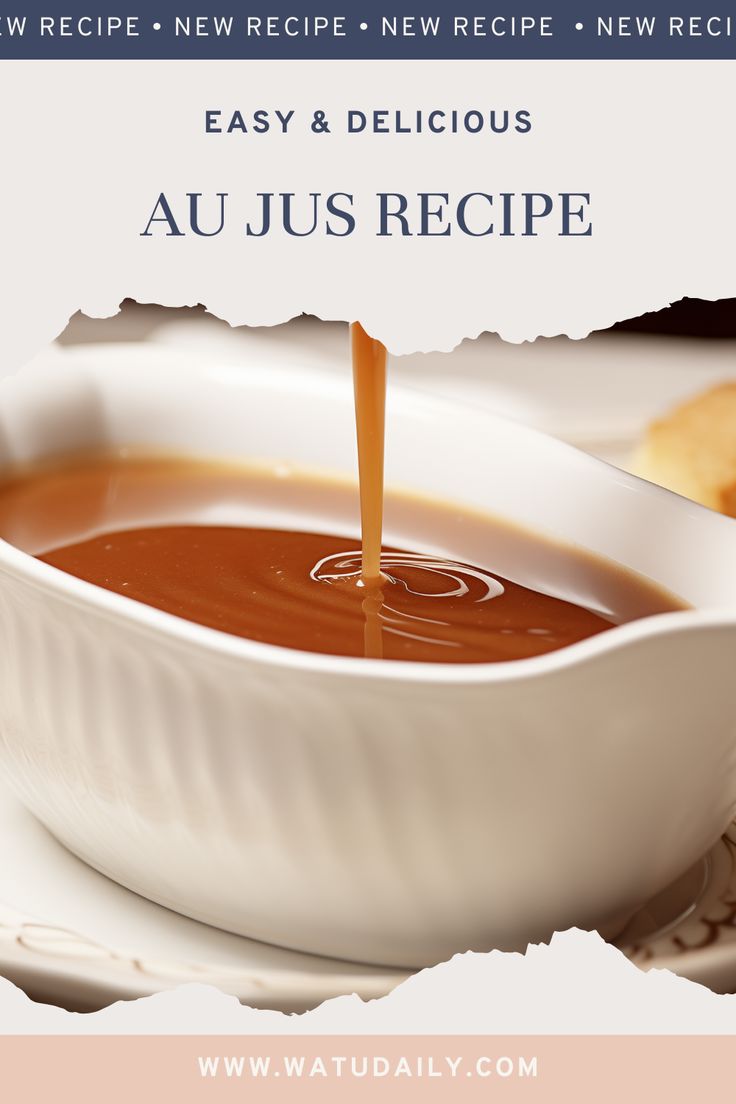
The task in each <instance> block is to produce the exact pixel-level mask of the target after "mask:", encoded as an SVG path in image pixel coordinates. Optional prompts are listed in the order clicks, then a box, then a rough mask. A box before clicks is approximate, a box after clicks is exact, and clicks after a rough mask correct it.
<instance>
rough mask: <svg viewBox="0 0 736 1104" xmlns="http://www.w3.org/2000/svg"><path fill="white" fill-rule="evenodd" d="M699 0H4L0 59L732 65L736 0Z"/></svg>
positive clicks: (735, 50)
mask: <svg viewBox="0 0 736 1104" xmlns="http://www.w3.org/2000/svg"><path fill="white" fill-rule="evenodd" d="M702 4H703V0H672V3H663V2H662V0H655V2H652V3H646V2H641V0H639V2H638V3H633V2H632V3H628V4H626V3H623V4H622V3H620V2H618V3H616V2H614V3H610V4H606V3H605V0H602V2H601V3H600V4H597V3H596V4H594V5H591V4H590V0H579V2H578V3H570V2H569V0H565V2H557V3H555V2H550V3H547V4H542V3H539V2H537V0H528V2H524V0H521V2H520V0H516V2H511V0H505V2H502V3H501V4H500V5H494V4H492V3H488V2H486V3H479V2H478V0H467V3H466V2H465V0H444V2H439V0H431V3H430V4H429V6H427V7H422V6H421V5H420V4H414V5H412V6H406V5H404V6H402V7H401V8H399V9H396V8H382V7H380V6H375V5H373V4H369V3H368V2H366V3H363V4H361V3H356V0H346V3H343V4H338V3H334V2H333V0H325V2H321V0H315V2H314V3H310V4H304V3H298V2H294V3H288V2H287V3H283V2H282V0H277V2H276V3H273V2H272V0H270V2H269V3H259V0H248V2H245V3H241V4H235V3H233V0H222V3H218V0H214V2H213V0H206V3H201V2H200V3H199V4H196V3H194V4H193V3H192V2H191V0H182V2H181V3H175V2H173V0H153V2H149V3H147V4H146V6H145V8H143V7H141V8H135V7H126V4H125V0H119V2H118V3H97V4H92V3H89V4H84V3H79V2H77V0H70V2H69V3H68V4H65V5H63V6H62V5H59V4H58V3H56V4H55V3H53V2H52V0H49V3H47V4H43V3H41V4H39V3H37V2H35V0H34V2H31V3H29V0H4V3H3V8H2V14H0V59H11V58H26V59H29V58H35V59H43V58H68V59H72V58H73V59H85V58H126V59H130V60H134V59H144V58H148V59H174V58H182V59H184V58H186V59H192V58H195V59H196V58H201V59H225V58H231V59H250V58H261V59H291V60H294V59H297V58H312V59H364V58H374V59H383V58H385V59H398V60H410V59H419V58H436V59H448V60H449V59H470V58H474V59H483V58H487V59H504V58H505V59H515V60H520V59H525V58H535V59H538V58H554V59H576V58H591V59H601V60H605V59H651V60H654V59H674V58H688V59H696V58H706V59H717V58H736V0H735V2H734V5H733V6H727V5H723V4H722V3H719V2H716V3H715V4H714V5H713V6H712V7H710V6H706V7H705V8H704V7H703V6H702Z"/></svg>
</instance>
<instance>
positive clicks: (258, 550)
mask: <svg viewBox="0 0 736 1104" xmlns="http://www.w3.org/2000/svg"><path fill="white" fill-rule="evenodd" d="M355 513H356V510H355V488H354V487H352V486H350V485H347V484H346V485H343V484H341V483H338V482H334V483H333V482H329V481H326V480H324V481H323V480H319V479H310V478H307V477H303V476H298V475H295V474H294V473H291V472H289V471H288V469H284V468H281V467H278V468H274V469H272V470H268V469H255V468H252V469H249V468H246V467H243V468H240V467H236V466H229V465H225V464H219V463H216V462H211V463H210V462H207V461H199V460H188V459H164V458H160V457H159V458H155V457H127V458H126V457H120V456H89V457H80V458H78V459H76V460H68V461H67V462H66V463H64V464H56V465H55V466H53V467H49V468H47V469H43V468H38V469H36V470H31V471H29V472H27V473H25V474H22V475H18V476H17V477H16V478H14V479H12V480H10V481H8V482H6V483H5V484H3V485H0V535H1V536H2V537H3V538H4V539H6V540H8V541H10V542H11V543H13V544H15V545H17V546H18V547H20V548H22V549H24V550H25V551H27V552H30V553H31V554H33V555H36V556H38V557H39V558H40V559H42V560H44V561H45V562H46V563H49V564H51V565H53V566H54V567H57V568H60V569H61V570H63V571H65V572H68V573H69V574H71V575H76V576H77V577H79V578H82V579H85V580H87V581H88V582H91V583H94V584H96V585H97V586H100V587H104V588H106V589H108V590H111V591H115V592H117V593H119V594H122V595H125V596H126V597H128V598H131V599H135V600H137V601H139V602H144V603H146V604H148V605H150V606H155V607H157V608H159V609H162V610H165V611H166V612H168V613H173V614H175V615H177V616H179V617H183V618H185V619H187V620H190V621H196V622H199V623H200V624H203V625H207V626H210V627H212V628H216V629H220V630H222V631H224V632H227V633H232V634H234V635H237V636H243V637H247V638H250V639H253V640H258V641H262V642H265V643H269V644H277V645H281V646H284V647H288V648H297V649H300V650H304V651H311V652H323V653H331V654H338V655H346V656H366V655H368V656H372V657H381V656H382V657H383V658H386V659H398V660H415V661H423V662H444V663H481V662H494V661H499V660H509V659H523V658H526V657H529V656H534V655H539V654H543V653H546V652H550V651H553V650H555V649H557V648H561V647H564V646H565V645H567V644H571V643H574V642H575V641H578V640H581V639H584V638H585V637H588V636H591V635H594V634H595V633H598V632H602V631H604V630H606V629H608V628H610V627H611V626H612V625H614V624H616V623H619V622H622V621H629V620H634V619H636V618H638V617H643V616H646V615H648V614H652V613H659V612H663V611H665V610H672V609H679V608H682V605H683V604H682V603H681V602H679V600H678V599H676V598H674V597H673V596H672V595H669V594H667V593H665V592H664V591H662V590H660V589H659V588H658V587H656V586H655V585H654V584H652V583H650V582H649V581H647V580H645V579H642V578H640V577H638V576H635V575H633V574H631V573H629V572H626V571H624V570H623V569H621V568H619V567H617V566H616V565H614V564H611V563H608V562H606V561H604V560H601V559H598V558H596V557H594V556H591V555H588V554H586V553H583V552H579V551H576V550H573V549H570V548H566V547H564V546H562V545H558V544H555V543H552V542H550V541H547V540H544V539H541V538H539V537H537V536H535V535H533V534H530V533H527V532H525V531H523V530H517V529H515V528H513V527H512V526H507V525H505V524H503V523H499V522H496V521H494V520H493V519H491V518H489V517H486V516H484V515H481V514H475V513H471V512H469V511H462V510H458V509H457V508H455V507H451V506H442V505H438V504H436V503H431V502H428V501H426V500H423V499H419V498H416V499H415V498H410V497H406V496H397V495H392V494H387V495H386V497H385V523H386V527H387V532H388V534H389V537H390V544H389V545H388V546H384V548H383V551H382V553H381V556H380V576H381V581H380V586H378V587H376V588H373V587H370V586H367V585H365V582H364V580H363V561H362V553H361V545H360V540H359V539H358V536H357V534H356V531H355V529H356V519H355ZM406 549H408V551H407V550H406ZM416 549H418V550H419V551H415V550H416ZM361 582H363V583H364V585H362V586H361V585H359V584H360V583H361Z"/></svg>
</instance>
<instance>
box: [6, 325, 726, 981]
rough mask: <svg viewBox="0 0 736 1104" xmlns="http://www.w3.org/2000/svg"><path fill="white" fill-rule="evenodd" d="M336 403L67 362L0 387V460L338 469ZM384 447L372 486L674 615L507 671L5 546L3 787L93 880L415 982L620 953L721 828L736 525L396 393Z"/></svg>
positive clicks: (328, 390)
mask: <svg viewBox="0 0 736 1104" xmlns="http://www.w3.org/2000/svg"><path fill="white" fill-rule="evenodd" d="M351 404H352V391H351V383H350V379H349V376H348V373H347V372H346V373H345V376H344V377H338V376H337V375H336V374H333V375H330V374H329V373H326V374H324V375H320V374H319V373H316V372H312V371H310V372H307V371H303V370H300V369H299V367H298V366H297V367H295V368H294V369H293V370H289V369H276V368H274V367H273V366H269V367H268V368H264V367H262V366H261V365H259V364H258V363H252V364H245V365H243V366H232V365H230V366H219V365H212V364H207V363H200V362H197V361H187V360H185V359H183V358H182V357H181V356H180V355H178V354H175V353H173V352H171V351H169V350H161V349H156V348H152V347H151V346H150V345H149V346H146V345H137V346H114V347H99V348H95V347H86V348H85V349H84V350H83V351H74V352H69V353H64V354H60V355H58V356H56V357H55V358H54V359H53V363H50V364H49V365H48V366H44V365H43V364H40V365H36V366H34V367H32V368H30V369H28V370H27V371H25V372H22V373H20V374H19V376H18V377H17V378H14V379H12V380H9V381H7V382H5V383H4V384H3V385H2V387H1V388H0V442H2V446H1V447H2V455H1V456H0V460H1V462H2V465H3V467H4V468H5V469H6V470H7V469H12V467H13V466H14V465H17V464H22V463H27V462H31V461H36V460H47V459H49V458H52V457H53V456H56V455H62V454H64V453H65V452H69V451H71V450H80V449H95V448H97V449H99V448H117V447H123V446H131V445H133V446H149V447H153V448H156V449H164V450H169V451H172V450H173V451H177V452H188V453H197V454H202V455H205V456H219V457H233V458H238V459H240V458H243V457H245V458H251V459H255V460H258V461H260V462H268V463H278V464H281V465H284V464H286V465H291V466H294V467H298V468H301V469H305V470H321V471H329V472H333V473H337V474H338V475H340V476H343V477H352V476H353V473H354V464H355V451H354V450H355V445H354V437H353V433H354V428H353V427H354V423H353V412H352V405H351ZM387 430H388V452H387V458H386V470H387V474H388V479H389V482H390V483H392V484H393V485H395V486H403V487H406V488H409V489H411V490H413V491H415V492H417V493H420V494H424V495H431V496H435V497H437V498H441V499H444V500H450V501H455V502H457V503H460V504H462V505H463V506H464V507H468V508H472V509H476V510H482V511H486V512H488V513H491V514H494V515H496V516H499V517H503V518H506V519H508V520H509V521H511V522H514V523H516V524H518V525H521V526H524V527H526V528H530V529H532V530H535V531H537V532H539V533H540V534H542V535H544V536H546V537H549V538H551V539H553V540H557V541H564V542H567V543H569V544H573V545H575V546H577V547H578V548H582V549H587V550H589V551H590V552H592V553H595V554H597V555H602V556H606V557H608V558H609V559H611V560H614V561H616V562H617V563H619V564H621V565H623V566H624V567H627V568H629V569H631V570H633V571H636V572H639V573H640V574H642V575H645V576H647V577H649V578H650V579H652V580H654V581H655V582H657V583H658V584H660V585H661V586H662V587H664V588H667V589H669V590H670V591H672V592H673V593H675V594H676V595H678V596H679V597H681V598H682V599H683V600H684V602H685V603H688V604H690V605H691V606H692V607H694V608H692V609H685V610H682V611H678V612H674V613H666V614H660V615H657V616H656V617H652V618H647V619H644V620H641V621H637V622H631V623H628V624H625V625H622V626H619V627H616V628H614V629H611V630H610V631H607V632H604V633H601V634H600V635H598V636H594V637H591V638H589V639H587V640H584V641H582V642H580V643H578V644H574V645H572V646H571V647H569V648H566V649H561V650H560V651H557V652H553V653H550V654H549V655H545V656H541V657H537V658H534V659H527V660H519V661H515V662H505V663H498V664H477V665H476V664H473V665H451V664H431V665H429V664H416V663H398V662H381V661H379V660H373V661H372V660H359V659H348V658H341V657H334V656H325V655H317V654H309V653H306V652H298V651H289V650H287V649H281V648H276V647H271V646H268V645H264V644H259V643H255V642H253V641H249V640H242V639H238V638H236V637H231V636H227V635H225V634H224V633H219V632H217V631H215V630H212V629H207V628H204V627H202V626H200V625H196V624H193V623H190V622H186V621H183V620H180V619H178V618H176V617H172V616H170V615H168V614H166V613H163V612H161V611H159V610H156V609H153V608H150V607H148V606H144V605H141V604H139V603H136V602H132V601H129V600H127V599H126V598H124V597H121V596H119V595H116V594H112V593H110V592H108V591H104V590H101V589H98V588H95V587H94V586H91V585H90V584H88V583H85V582H83V581H80V580H78V579H76V578H73V577H71V576H67V575H65V574H63V573H62V572H59V571H56V570H54V569H53V568H51V567H49V566H48V565H47V564H44V563H41V562H39V561H38V560H35V559H34V558H33V557H31V556H29V555H27V554H25V553H23V552H22V551H19V550H18V549H16V548H14V547H11V546H10V545H8V544H6V543H4V542H0V764H1V766H2V770H3V772H4V774H5V775H6V776H7V778H8V779H9V781H10V782H11V783H12V785H13V787H14V788H15V790H16V791H17V793H18V794H19V795H20V796H21V798H22V799H23V801H24V802H25V803H26V804H27V806H28V807H29V808H30V809H31V810H32V811H33V813H35V815H36V816H37V817H38V818H39V819H40V820H41V821H42V822H43V823H44V824H45V825H46V826H47V827H48V828H49V829H50V831H51V832H53V833H54V835H55V836H56V837H57V838H58V839H59V840H61V841H62V843H64V844H65V845H66V846H67V847H69V848H70V849H71V850H72V851H73V852H74V853H76V854H77V855H79V856H81V857H82V858H83V859H84V860H85V861H87V862H88V863H90V864H91V865H92V866H94V867H96V868H97V869H98V870H101V871H103V872H104V873H105V874H107V875H109V876H110V877H112V878H114V879H115V880H117V881H119V882H121V883H122V884H123V885H125V886H128V887H130V888H131V889H133V890H135V891H136V892H138V893H140V894H143V895H144V896H146V897H149V898H151V899H152V900H155V901H158V902H160V903H162V904H164V905H166V906H168V907H170V908H173V909H176V910H177V911H179V912H182V913H184V914H187V915H189V916H193V917H195V918H197V919H200V920H205V921H207V922H208V923H211V924H214V925H217V926H219V927H222V928H225V929H228V930H230V931H234V932H237V933H240V934H243V935H247V936H251V937H255V938H257V939H260V940H264V941H266V942H272V943H278V944H282V945H284V946H288V947H295V948H298V949H300V950H305V951H312V952H318V953H321V954H328V955H333V956H339V957H343V958H351V959H355V960H362V961H366V962H374V963H383V964H387V965H389V964H392V965H400V966H423V965H426V964H429V963H433V962H436V961H438V960H441V959H444V958H447V957H448V956H450V955H452V954H453V953H454V952H457V951H463V950H466V949H468V948H473V949H475V950H487V949H492V948H496V947H499V948H504V949H510V948H513V949H523V948H524V947H525V946H526V944H527V942H528V941H530V940H533V941H538V940H541V939H546V938H548V937H549V936H550V935H551V934H552V932H553V931H554V930H558V929H563V928H567V927H570V926H572V925H578V926H581V927H598V928H600V929H601V930H603V931H605V932H607V933H609V934H610V933H613V932H615V931H616V930H617V929H620V928H621V927H622V926H623V924H624V923H625V921H626V919H627V917H628V916H629V915H630V914H631V913H633V912H634V911H635V910H636V909H637V908H639V907H640V906H641V905H642V904H643V903H645V902H646V900H647V899H648V898H649V897H651V896H652V895H654V894H656V893H658V892H659V891H660V890H662V889H663V888H664V887H665V886H666V885H667V884H668V883H670V882H672V881H673V880H675V879H676V878H677V877H679V875H681V874H682V873H683V872H684V871H685V870H686V869H687V868H688V867H689V866H690V865H691V864H692V863H693V862H695V861H696V860H697V859H698V858H699V857H700V856H701V855H702V854H703V853H704V852H705V851H706V850H707V849H708V848H709V847H710V846H711V844H712V843H713V842H714V841H715V840H716V839H717V838H718V836H719V835H720V833H721V832H722V831H723V830H724V829H725V827H726V826H727V824H728V822H729V820H730V818H731V817H732V815H733V813H734V809H735V808H736V678H735V677H734V662H733V656H734V655H736V570H735V569H734V565H736V525H735V524H734V523H733V522H732V521H730V520H728V519H726V518H723V517H720V516H718V515H715V514H713V513H711V512H709V511H707V510H704V509H702V508H700V507H698V506H695V505H693V504H692V503H689V502H687V501H685V500H684V499H681V498H678V497H677V496H675V495H672V494H669V493H668V492H665V491H663V490H660V489H658V488H656V487H653V486H651V485H650V484H647V483H645V482H642V481H641V480H638V479H635V478H634V477H632V476H629V475H626V474H624V473H622V472H620V471H619V470H617V469H615V468H612V467H609V466H608V465H606V464H603V463H601V462H599V461H596V460H594V459H592V458H591V457H589V456H587V455H585V454H583V453H580V452H578V451H576V450H575V449H573V448H571V447H569V446H567V445H564V444H562V443H560V442H558V441H556V440H554V439H552V438H549V437H546V436H544V435H542V434H540V433H538V432H535V431H533V430H529V429H527V428H525V427H523V426H520V425H516V424H514V423H512V422H509V421H506V420H503V419H500V418H495V417H493V416H491V415H489V414H484V413H481V412H479V411H477V410H475V409H472V408H470V407H465V406H463V405H461V404H449V403H447V402H444V401H442V402H440V401H437V400H434V399H433V398H431V397H428V396H424V395H421V394H419V393H414V392H412V391H411V390H409V389H406V390H399V389H395V390H390V393H389V406H388V426H387ZM400 527H401V518H400V517H397V516H393V517H387V533H386V540H387V543H389V542H392V541H393V540H401V541H402V542H403V543H404V544H405V543H406V541H407V540H408V539H409V538H410V535H407V534H402V533H401V530H400ZM427 550H428V551H432V549H427Z"/></svg>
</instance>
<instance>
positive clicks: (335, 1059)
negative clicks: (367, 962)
mask: <svg viewBox="0 0 736 1104" xmlns="http://www.w3.org/2000/svg"><path fill="white" fill-rule="evenodd" d="M733 1055H734V1038H733V1037H731V1036H676V1035H671V1036H569V1035H566V1036H532V1035H528V1036H481V1035H479V1036H437V1035H430V1036H417V1035H409V1036H396V1035H392V1036H326V1035H320V1036H291V1037H288V1036H265V1035H256V1036H253V1035H250V1036H248V1035H246V1036H243V1035H237V1036H232V1035H230V1036H216V1035H207V1036H86V1037H82V1036H4V1037H3V1038H0V1096H1V1097H2V1099H4V1100H8V1101H11V1100H12V1101H21V1100H22V1101H23V1102H24V1104H36V1102H37V1101H38V1102H39V1104H40V1102H47V1101H54V1102H56V1101H59V1102H65V1101H74V1102H75V1104H87V1102H90V1104H91V1102H93V1101H94V1102H95V1104H97V1102H98V1101H100V1100H104V1101H105V1102H106V1104H118V1102H120V1104H123V1102H126V1104H127V1102H129V1101H139V1100H144V1101H147V1100H159V1099H160V1100H164V1099H173V1100H176V1101H177V1104H188V1102H189V1101H203V1100H206V1101H220V1100H234V1099H247V1100H249V1101H288V1100H297V1101H317V1100H319V1101H322V1102H325V1101H326V1102H327V1104H329V1102H330V1101H338V1100H339V1101H343V1100H350V1101H351V1104H352V1102H353V1101H355V1102H358V1104H360V1102H361V1101H368V1100H376V1099H377V1098H378V1094H379V1093H380V1099H381V1101H382V1104H384V1102H385V1104H392V1102H393V1101H419V1100H421V1101H445V1100H452V1101H453V1102H455V1101H461V1102H462V1101H481V1100H482V1101H488V1100H491V1099H492V1100H496V1099H498V1100H503V1101H509V1102H515V1101H527V1100H530V1101H531V1100H534V1101H544V1102H545V1104H556V1102H558V1101H559V1102H563V1101H564V1102H565V1104H571V1102H572V1104H575V1102H577V1101H580V1102H581V1104H582V1102H583V1101H584V1102H585V1104H588V1102H589V1101H591V1100H595V1101H596V1104H608V1102H611V1104H613V1102H614V1101H615V1102H616V1104H620V1102H621V1100H624V1099H627V1098H630V1099H634V1100H637V1099H644V1097H645V1094H646V1096H647V1097H649V1096H651V1094H652V1092H655V1093H656V1096H657V1098H658V1099H661V1100H665V1101H667V1102H668V1104H676V1102H679V1101H683V1102H684V1101H688V1102H689V1101H692V1100H693V1099H703V1096H704V1093H705V1092H707V1091H708V1090H709V1089H711V1088H712V1089H713V1090H716V1089H720V1090H722V1089H723V1087H724V1086H726V1085H728V1084H729V1083H730V1080H731V1077H732V1076H733Z"/></svg>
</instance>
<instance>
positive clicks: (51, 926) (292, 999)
mask: <svg viewBox="0 0 736 1104" xmlns="http://www.w3.org/2000/svg"><path fill="white" fill-rule="evenodd" d="M619 945H620V946H621V949H622V950H623V951H624V953H625V954H627V955H628V956H629V958H631V959H632V961H634V962H636V963H637V964H639V965H640V966H642V967H643V968H645V969H649V968H651V967H662V968H666V969H669V970H672V971H674V972H675V973H677V974H680V975H682V976H683V977H688V978H690V979H692V980H693V981H698V982H702V983H703V984H706V985H708V986H710V988H712V989H714V990H716V991H718V992H730V991H732V990H733V989H736V825H734V826H733V828H732V830H731V833H730V834H728V835H726V836H724V838H723V839H722V840H721V841H720V842H719V843H718V844H717V845H716V847H714V848H713V850H712V851H711V852H710V854H709V855H708V856H707V857H706V858H705V859H704V860H703V861H702V862H701V863H699V864H698V866H697V867H696V868H694V869H693V870H691V871H690V872H688V874H686V875H685V876H684V877H683V878H682V879H680V881H679V882H678V883H677V885H675V886H673V887H671V888H670V889H669V890H668V891H666V892H665V893H663V894H660V896H659V897H658V898H657V899H656V900H654V901H653V902H651V904H650V905H649V906H648V907H647V908H646V909H643V910H642V911H641V912H640V913H639V914H637V916H636V917H635V918H634V919H633V920H632V921H631V923H630V924H629V926H628V928H627V930H626V932H625V933H624V935H623V937H622V939H621V940H619ZM0 973H1V974H2V975H3V976H4V977H6V978H9V979H10V980H11V981H13V982H15V983H16V984H17V985H19V986H20V987H21V988H22V989H24V990H25V991H26V992H27V993H28V994H29V995H30V996H32V997H34V998H35V999H37V1000H42V1001H47V1002H52V1003H58V1004H61V1005H63V1006H64V1007H66V1008H69V1009H72V1010H75V1011H89V1010H92V1009H95V1008H101V1007H104V1006H106V1005H107V1004H110V1003H111V1002H113V1001H116V1000H133V999H135V998H137V997H142V996H148V995H150V994H152V993H156V992H160V991H161V990H163V989H168V988H172V987H174V986H176V985H183V984H186V983H188V982H199V983H201V984H208V985H214V986H216V987H217V988H218V989H221V990H222V991H223V992H225V993H229V994H232V995H233V996H236V997H237V998H238V999H239V1000H241V1001H242V1002H244V1003H245V1004H249V1005H252V1006H254V1007H257V1008H269V1009H278V1010H282V1011H287V1012H300V1011H304V1010H305V1009H307V1008H313V1007H316V1006H317V1005H318V1004H320V1003H321V1002H322V1001H324V1000H326V999H328V998H329V997H334V996H340V995H343V994H345V993H357V994H358V995H359V996H361V997H362V998H363V999H365V1000H368V999H371V998H376V997H381V996H383V995H385V994H386V993H388V992H389V991H390V990H391V989H393V988H394V986H396V985H397V984H398V983H399V982H400V981H402V980H404V978H405V977H406V976H407V975H406V973H404V972H403V971H401V970H390V969H378V968H375V967H370V966H361V965H358V964H355V963H348V962H338V961H337V960H335V959H328V958H319V957H317V956H313V955H304V954H298V953H296V952H294V951H287V950H283V949H281V948H278V947H271V946H268V945H266V944H264V943H256V942H254V941H253V940H249V939H243V938H241V937H239V936H235V935H230V934H228V933H227V932H223V931H218V930H217V929H215V928H210V927H208V926H207V925H205V924H199V923H196V922H195V921H193V920H188V919H187V918H185V917H183V916H179V915H177V914H176V913H173V912H170V911H169V910H168V909H165V908H162V907H160V906H159V905H155V904H153V903H152V902H150V901H146V900H144V899H143V898H142V897H139V896H137V895H136V894H135V893H131V892H130V891H129V890H126V889H123V888H122V887H121V886H119V885H116V884H115V883H114V882H111V881H110V880H109V879H107V878H105V877H104V876H103V875H102V874H98V873H97V872H96V871H94V870H92V869H91V868H89V867H88V866H86V865H85V864H84V863H83V862H81V861H80V860H79V859H76V858H75V857H74V856H73V855H71V854H70V853H69V852H68V851H66V850H65V849H64V848H63V847H62V846H61V845H60V844H59V843H57V842H56V840H55V839H53V837H52V836H50V835H49V833H48V832H47V831H46V830H45V829H44V828H43V827H42V826H41V825H40V824H39V823H38V822H37V821H36V820H35V819H34V818H33V817H32V816H31V814H30V813H28V812H27V811H26V809H25V808H24V807H23V806H22V805H21V804H20V803H19V802H18V800H17V799H16V798H15V797H14V796H13V795H12V794H11V793H10V792H9V791H8V790H7V789H6V788H5V787H4V786H0Z"/></svg>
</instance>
